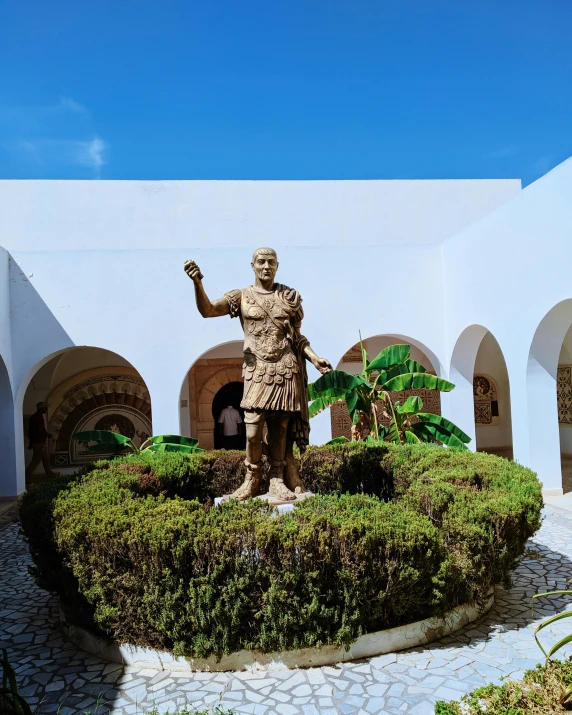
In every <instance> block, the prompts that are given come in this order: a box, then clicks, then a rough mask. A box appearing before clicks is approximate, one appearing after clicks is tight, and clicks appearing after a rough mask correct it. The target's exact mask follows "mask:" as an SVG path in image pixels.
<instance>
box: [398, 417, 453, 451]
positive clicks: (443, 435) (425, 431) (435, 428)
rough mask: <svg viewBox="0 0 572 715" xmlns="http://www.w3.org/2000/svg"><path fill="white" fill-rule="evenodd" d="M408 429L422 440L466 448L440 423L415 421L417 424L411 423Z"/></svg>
mask: <svg viewBox="0 0 572 715" xmlns="http://www.w3.org/2000/svg"><path fill="white" fill-rule="evenodd" d="M409 429H410V430H411V432H413V433H414V434H415V435H417V437H419V438H420V439H421V441H422V442H440V443H441V444H446V445H447V446H448V447H457V449H462V450H466V449H467V447H466V445H465V444H463V442H461V440H460V439H459V438H458V437H455V435H454V434H451V432H449V430H448V429H445V427H441V425H434V424H431V423H425V422H417V424H414V425H411V427H409Z"/></svg>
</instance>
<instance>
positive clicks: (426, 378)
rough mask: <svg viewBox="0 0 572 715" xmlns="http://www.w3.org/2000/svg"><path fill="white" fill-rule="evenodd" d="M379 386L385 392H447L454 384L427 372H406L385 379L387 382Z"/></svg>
mask: <svg viewBox="0 0 572 715" xmlns="http://www.w3.org/2000/svg"><path fill="white" fill-rule="evenodd" d="M380 387H381V389H382V390H386V391H387V392H399V391H401V390H421V389H427V390H440V391H441V392H449V391H450V390H452V389H453V388H454V387H455V385H453V383H452V382H449V381H448V380H443V378H441V377H437V376H436V375H430V374H429V373H427V372H408V373H406V374H405V375H398V376H397V377H394V378H392V379H391V380H387V382H384V383H383V385H380Z"/></svg>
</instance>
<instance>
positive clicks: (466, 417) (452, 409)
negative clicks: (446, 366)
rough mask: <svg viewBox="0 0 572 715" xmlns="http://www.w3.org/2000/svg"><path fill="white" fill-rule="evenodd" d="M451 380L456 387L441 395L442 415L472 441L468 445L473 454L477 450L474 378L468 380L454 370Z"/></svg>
mask: <svg viewBox="0 0 572 715" xmlns="http://www.w3.org/2000/svg"><path fill="white" fill-rule="evenodd" d="M449 380H450V381H451V382H452V383H453V384H454V385H455V389H454V390H451V392H449V393H447V392H445V393H443V392H442V393H441V413H442V415H443V417H446V418H447V419H449V420H451V422H453V423H454V424H456V425H457V427H459V428H460V429H462V430H463V432H465V433H466V434H467V435H469V437H470V438H471V441H470V442H469V444H468V445H467V446H468V448H469V449H470V450H472V451H473V452H475V451H476V449H477V435H476V430H475V406H474V399H473V376H472V373H471V376H470V379H467V377H465V376H464V375H462V374H461V373H460V372H459V371H458V370H456V369H452V370H451V375H450V376H449Z"/></svg>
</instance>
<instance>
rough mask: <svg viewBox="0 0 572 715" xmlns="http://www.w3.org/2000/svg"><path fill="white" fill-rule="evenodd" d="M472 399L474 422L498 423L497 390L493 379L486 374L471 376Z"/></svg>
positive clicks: (482, 423) (480, 423)
mask: <svg viewBox="0 0 572 715" xmlns="http://www.w3.org/2000/svg"><path fill="white" fill-rule="evenodd" d="M473 399H474V405H475V424H476V425H494V424H497V423H498V417H499V411H498V390H497V386H496V384H495V381H494V380H493V379H492V377H489V376H488V375H474V376H473Z"/></svg>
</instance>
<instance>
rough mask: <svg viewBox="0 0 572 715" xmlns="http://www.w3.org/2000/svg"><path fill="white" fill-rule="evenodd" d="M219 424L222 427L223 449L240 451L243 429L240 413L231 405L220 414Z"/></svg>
mask: <svg viewBox="0 0 572 715" xmlns="http://www.w3.org/2000/svg"><path fill="white" fill-rule="evenodd" d="M218 422H219V425H221V427H222V448H223V449H240V446H239V437H240V430H241V429H242V417H241V416H240V412H239V411H238V410H237V409H236V408H235V407H233V406H232V405H229V406H228V407H225V408H224V410H222V412H221V413H220V417H219V418H218Z"/></svg>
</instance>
